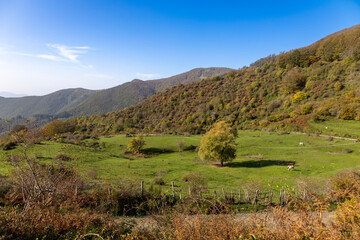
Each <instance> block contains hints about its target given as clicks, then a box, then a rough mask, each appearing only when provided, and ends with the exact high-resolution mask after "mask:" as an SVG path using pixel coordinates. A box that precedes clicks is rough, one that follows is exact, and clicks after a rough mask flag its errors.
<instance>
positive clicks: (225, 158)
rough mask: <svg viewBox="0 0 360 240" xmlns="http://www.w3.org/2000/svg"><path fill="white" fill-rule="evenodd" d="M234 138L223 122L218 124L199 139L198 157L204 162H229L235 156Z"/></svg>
mask: <svg viewBox="0 0 360 240" xmlns="http://www.w3.org/2000/svg"><path fill="white" fill-rule="evenodd" d="M235 153H236V145H235V136H234V134H233V133H232V129H231V127H230V126H229V125H228V124H226V123H225V122H224V121H221V122H218V123H216V124H215V125H214V127H213V128H212V129H211V130H210V131H208V132H207V133H206V134H205V136H204V137H203V138H202V139H201V142H200V148H199V157H200V158H201V159H202V160H204V161H220V164H221V166H224V162H231V161H232V160H233V159H234V158H235V156H236V154H235Z"/></svg>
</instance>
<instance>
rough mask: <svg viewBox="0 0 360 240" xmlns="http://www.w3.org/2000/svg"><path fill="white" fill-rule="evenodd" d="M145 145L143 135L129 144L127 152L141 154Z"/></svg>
mask: <svg viewBox="0 0 360 240" xmlns="http://www.w3.org/2000/svg"><path fill="white" fill-rule="evenodd" d="M144 145H145V140H144V137H143V136H141V135H138V136H136V137H134V138H132V139H131V140H130V141H129V143H128V145H127V150H128V151H130V152H132V153H139V152H140V150H141V148H142V147H143V146H144Z"/></svg>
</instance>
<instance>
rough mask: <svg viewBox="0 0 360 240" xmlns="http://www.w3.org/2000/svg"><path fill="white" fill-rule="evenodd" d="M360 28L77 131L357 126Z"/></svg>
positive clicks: (84, 123)
mask: <svg viewBox="0 0 360 240" xmlns="http://www.w3.org/2000/svg"><path fill="white" fill-rule="evenodd" d="M359 60H360V25H356V26H354V27H351V28H349V29H345V30H342V31H340V32H337V33H334V34H332V35H329V36H327V37H325V38H323V39H321V40H319V41H318V42H316V43H314V44H311V45H310V46H308V47H303V48H299V49H296V50H292V51H289V52H286V53H282V54H280V55H272V56H269V57H266V58H263V59H260V60H259V61H257V62H255V63H254V64H252V65H251V66H250V67H244V68H242V69H240V70H237V71H230V72H229V73H228V74H227V75H226V76H224V77H212V78H209V79H206V80H203V81H200V82H196V83H192V84H189V85H185V86H184V85H179V86H176V87H173V88H171V89H167V90H165V91H163V92H160V93H158V94H156V95H154V96H151V97H149V98H148V99H147V100H145V101H143V102H141V103H139V104H137V105H135V106H131V107H129V108H127V109H124V110H122V111H117V112H112V113H108V114H105V115H96V116H91V117H90V118H87V117H80V118H78V119H77V122H76V125H77V129H78V131H87V132H94V133H107V132H119V131H123V130H126V131H130V132H132V131H148V132H189V133H202V132H204V131H205V130H206V129H207V128H208V127H210V126H211V125H212V124H213V123H214V122H216V121H219V120H226V121H227V122H230V123H232V124H233V125H235V126H238V127H253V128H271V129H282V130H295V131H298V130H306V129H308V128H309V127H310V126H309V121H324V120H327V119H343V120H350V119H354V120H360V110H359V109H360V61H359Z"/></svg>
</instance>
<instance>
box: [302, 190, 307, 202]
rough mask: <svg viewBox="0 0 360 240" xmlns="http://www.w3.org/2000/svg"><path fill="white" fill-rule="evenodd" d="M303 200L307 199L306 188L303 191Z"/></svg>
mask: <svg viewBox="0 0 360 240" xmlns="http://www.w3.org/2000/svg"><path fill="white" fill-rule="evenodd" d="M303 200H304V201H305V200H306V191H305V189H304V192H303Z"/></svg>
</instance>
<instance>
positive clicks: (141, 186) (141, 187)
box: [140, 181, 144, 197]
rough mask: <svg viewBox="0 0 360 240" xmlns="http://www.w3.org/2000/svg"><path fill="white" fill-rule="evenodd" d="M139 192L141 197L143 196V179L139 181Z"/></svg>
mask: <svg viewBox="0 0 360 240" xmlns="http://www.w3.org/2000/svg"><path fill="white" fill-rule="evenodd" d="M140 194H141V197H143V196H144V181H141V185H140Z"/></svg>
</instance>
